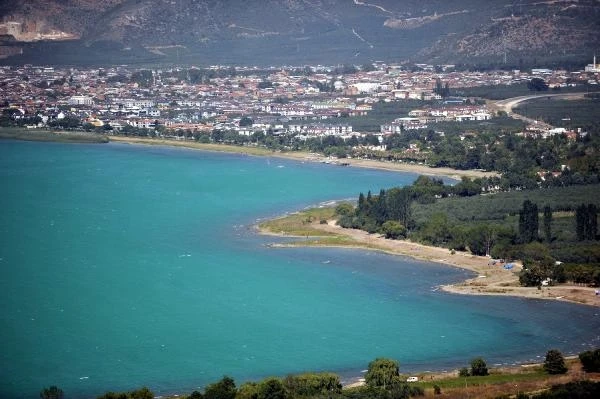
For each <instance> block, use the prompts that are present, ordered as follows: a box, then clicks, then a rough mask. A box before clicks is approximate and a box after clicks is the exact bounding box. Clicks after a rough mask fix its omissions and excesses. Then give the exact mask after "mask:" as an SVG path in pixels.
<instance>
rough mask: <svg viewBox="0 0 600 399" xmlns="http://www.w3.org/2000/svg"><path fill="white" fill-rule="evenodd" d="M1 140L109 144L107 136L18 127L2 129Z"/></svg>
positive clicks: (0, 129) (0, 131)
mask: <svg viewBox="0 0 600 399" xmlns="http://www.w3.org/2000/svg"><path fill="white" fill-rule="evenodd" d="M0 139H9V140H24V141H52V142H60V143H108V139H107V138H106V136H104V135H101V134H95V133H85V132H63V131H60V132H59V131H51V130H39V129H23V128H18V127H14V128H13V127H3V128H0Z"/></svg>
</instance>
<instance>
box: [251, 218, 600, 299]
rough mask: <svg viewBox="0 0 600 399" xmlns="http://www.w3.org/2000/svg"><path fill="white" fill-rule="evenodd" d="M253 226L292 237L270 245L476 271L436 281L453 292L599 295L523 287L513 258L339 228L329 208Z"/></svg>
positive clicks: (576, 288) (565, 287)
mask: <svg viewBox="0 0 600 399" xmlns="http://www.w3.org/2000/svg"><path fill="white" fill-rule="evenodd" d="M324 221H327V222H326V223H324ZM258 229H259V231H260V232H261V233H262V234H267V235H277V236H283V237H296V238H297V240H292V241H290V242H287V243H285V244H272V246H273V247H292V246H322V247H347V248H361V249H365V250H376V251H383V252H386V253H389V254H393V255H400V256H409V257H412V258H415V259H420V260H424V261H428V262H435V263H440V264H444V265H448V266H451V267H458V268H461V269H465V270H468V271H471V272H473V273H474V274H476V275H475V276H474V277H472V278H469V279H467V280H465V281H461V282H458V283H455V284H449V285H442V286H440V289H442V290H444V291H446V292H450V293H454V294H469V295H500V296H518V297H523V298H531V299H547V300H561V301H569V302H573V303H578V304H585V305H591V306H598V307H600V296H599V295H596V290H595V289H594V288H591V287H585V286H582V285H574V284H561V285H555V286H543V287H540V288H537V287H522V286H520V285H519V278H518V274H519V272H520V271H521V270H522V265H521V264H519V263H514V264H513V267H512V268H511V269H506V268H504V267H503V265H504V264H502V263H499V262H498V263H495V262H493V261H491V259H490V258H489V257H486V256H476V255H471V254H470V253H468V252H465V251H450V250H448V249H447V248H441V247H435V246H429V245H423V244H419V243H415V242H412V241H409V240H391V239H386V238H385V237H384V236H382V235H381V234H370V233H368V232H366V231H363V230H358V229H348V228H342V227H340V226H338V225H337V224H336V218H335V214H334V209H333V208H319V209H312V210H307V211H302V212H298V213H294V214H291V215H288V216H284V217H282V218H278V219H274V220H271V221H267V222H264V223H261V224H260V225H259V226H258Z"/></svg>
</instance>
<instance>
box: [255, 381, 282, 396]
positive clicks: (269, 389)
mask: <svg viewBox="0 0 600 399" xmlns="http://www.w3.org/2000/svg"><path fill="white" fill-rule="evenodd" d="M287 396H288V395H287V392H286V390H285V387H284V386H283V383H282V382H281V380H279V379H278V378H267V379H266V380H264V381H262V382H261V383H260V384H259V386H258V399H285V398H287Z"/></svg>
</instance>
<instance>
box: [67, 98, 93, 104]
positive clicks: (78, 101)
mask: <svg viewBox="0 0 600 399" xmlns="http://www.w3.org/2000/svg"><path fill="white" fill-rule="evenodd" d="M93 103H94V101H93V100H92V98H91V97H88V96H72V97H71V98H69V105H92V104H93Z"/></svg>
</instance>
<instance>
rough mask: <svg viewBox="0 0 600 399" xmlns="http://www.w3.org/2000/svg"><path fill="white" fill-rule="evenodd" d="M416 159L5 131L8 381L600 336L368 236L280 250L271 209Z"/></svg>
mask: <svg viewBox="0 0 600 399" xmlns="http://www.w3.org/2000/svg"><path fill="white" fill-rule="evenodd" d="M416 177H417V176H416V175H413V174H403V173H397V172H386V171H377V170H369V169H361V168H347V167H341V166H334V165H326V164H319V163H308V162H307V163H302V162H298V161H291V160H283V159H278V158H269V157H252V156H246V155H236V154H222V153H210V152H202V151H194V150H187V149H180V148H167V147H144V146H133V145H126V144H113V143H111V144H104V145H95V144H59V143H29V142H14V141H0V184H1V187H2V188H3V189H2V195H0V206H1V209H2V212H1V213H0V271H1V272H2V274H1V277H0V305H1V306H2V309H3V311H2V314H1V320H0V321H1V322H0V342H2V351H0V369H1V370H2V373H1V374H0V396H2V397H33V396H35V397H37V396H38V395H39V391H40V390H41V389H42V388H43V387H47V386H50V385H57V386H59V387H60V388H62V389H63V390H64V391H65V394H66V396H67V397H80V396H91V397H95V396H97V395H100V394H102V393H104V392H106V391H108V390H112V391H119V390H129V389H136V388H139V387H141V386H148V387H149V388H150V389H151V390H152V391H153V392H154V393H155V394H165V393H173V392H190V391H192V390H194V389H201V388H202V387H204V386H205V385H206V384H207V383H210V382H214V381H216V380H218V379H220V378H221V377H222V376H223V375H225V374H227V375H230V376H232V377H233V378H235V380H236V382H237V383H238V384H240V383H241V382H243V381H246V380H249V379H255V380H256V379H260V378H263V377H266V376H270V375H278V376H283V375H286V374H288V373H299V372H303V371H321V370H328V371H335V372H338V373H340V374H341V375H342V376H343V377H344V378H350V377H356V376H359V375H360V370H363V369H365V368H366V367H367V364H368V362H369V361H371V360H373V359H374V358H376V357H382V356H385V357H391V358H394V359H397V360H398V361H399V362H400V364H401V366H400V367H401V371H424V370H441V369H452V368H458V367H462V366H467V365H468V364H469V362H470V360H471V359H472V358H474V357H478V356H482V357H484V358H485V359H486V360H487V362H488V365H493V364H512V363H515V362H527V361H540V360H543V356H544V355H545V353H546V351H547V350H548V349H551V348H558V349H560V350H562V351H563V353H565V354H572V353H573V354H576V353H579V352H581V351H583V350H587V349H589V348H590V347H597V346H598V345H599V340H600V337H599V333H598V331H600V317H599V310H598V309H596V308H592V307H588V306H578V305H573V304H568V303H561V302H550V301H539V300H525V299H519V298H498V297H471V296H459V295H450V294H446V293H443V292H440V291H438V290H436V287H437V286H438V285H440V284H444V283H449V282H453V281H458V280H461V279H464V278H465V277H468V276H470V274H469V273H468V272H466V271H464V270H461V269H456V268H451V267H447V266H443V265H437V264H431V263H426V262H422V261H416V260H412V259H409V258H404V257H394V256H390V255H385V254H381V253H375V252H368V251H360V250H354V249H323V248H287V249H283V248H272V247H270V246H268V244H269V243H271V242H273V241H276V240H279V239H278V238H273V237H263V236H259V235H257V234H256V233H255V229H254V226H255V225H256V223H257V222H258V221H259V220H261V219H264V218H270V217H274V216H278V215H283V214H285V213H286V212H293V211H296V210H299V209H302V208H304V207H308V206H314V205H317V204H320V203H322V202H324V201H330V200H339V199H349V198H352V199H355V198H357V196H358V193H359V192H361V191H362V192H364V193H366V192H367V191H368V190H372V191H373V192H374V193H378V192H379V190H380V189H381V188H390V187H394V186H400V185H406V184H411V183H412V181H414V180H415V179H416Z"/></svg>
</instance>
